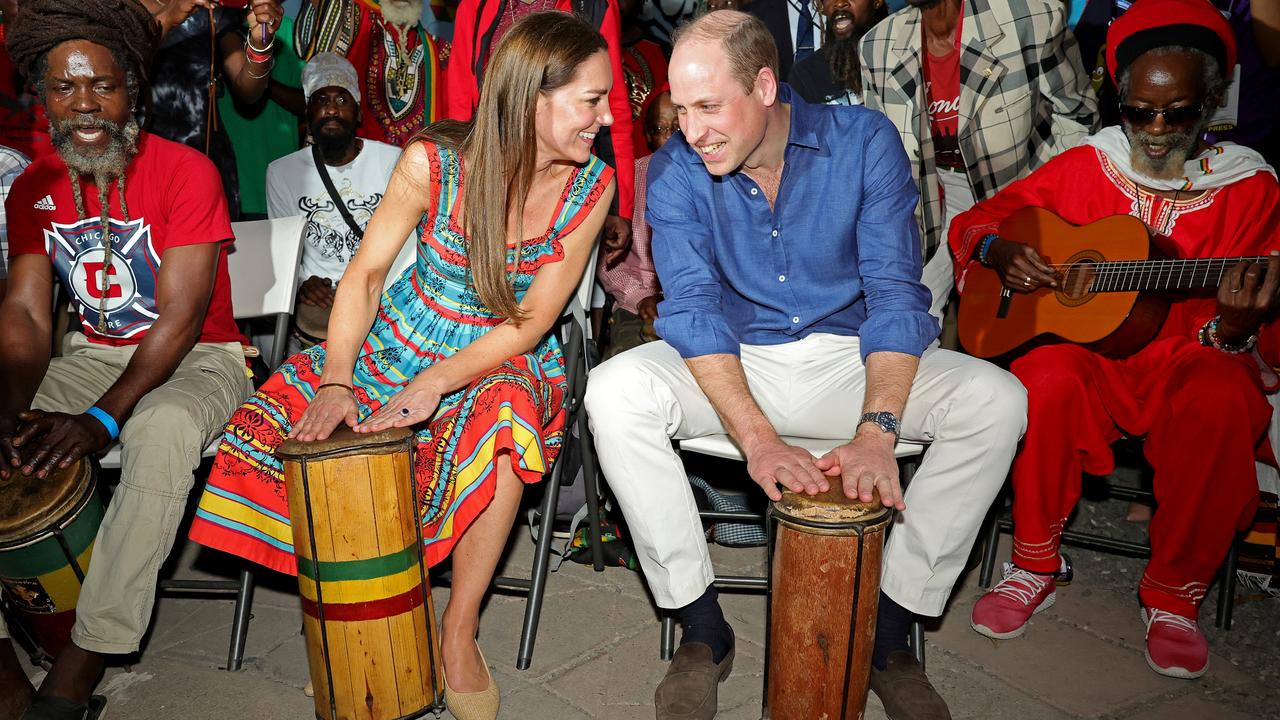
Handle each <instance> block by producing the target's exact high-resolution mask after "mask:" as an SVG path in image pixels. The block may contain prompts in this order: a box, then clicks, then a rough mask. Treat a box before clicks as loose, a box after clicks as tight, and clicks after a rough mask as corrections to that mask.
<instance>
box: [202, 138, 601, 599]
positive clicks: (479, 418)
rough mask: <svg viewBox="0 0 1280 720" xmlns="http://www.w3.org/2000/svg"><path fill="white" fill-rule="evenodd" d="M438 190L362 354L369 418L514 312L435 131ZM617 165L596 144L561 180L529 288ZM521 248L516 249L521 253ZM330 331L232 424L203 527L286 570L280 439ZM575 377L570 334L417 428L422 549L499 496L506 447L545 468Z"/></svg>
mask: <svg viewBox="0 0 1280 720" xmlns="http://www.w3.org/2000/svg"><path fill="white" fill-rule="evenodd" d="M426 149H427V155H428V157H429V160H430V165H431V178H430V193H431V203H430V207H429V208H428V210H427V212H426V213H424V214H423V216H422V220H421V222H420V223H419V224H418V257H417V261H416V262H415V263H414V266H413V267H411V268H409V269H408V270H406V271H405V273H404V274H403V275H402V276H401V277H400V278H399V279H397V280H396V281H395V283H394V284H392V285H391V287H389V288H388V289H387V291H386V292H385V293H383V295H382V301H381V303H380V305H379V308H378V313H377V317H376V318H375V319H374V321H373V327H372V328H371V329H370V331H369V336H368V337H367V338H366V339H365V341H364V344H363V346H362V347H361V349H360V353H359V357H358V358H357V360H356V365H355V374H354V377H353V378H352V383H353V386H354V388H355V395H356V401H357V404H358V405H359V416H360V419H362V420H363V419H364V418H367V417H369V416H370V415H371V414H373V413H374V412H375V411H376V410H377V409H378V408H379V407H381V406H382V404H383V403H384V402H386V401H387V400H388V399H389V398H390V397H391V396H392V395H394V394H395V393H396V392H398V391H399V390H400V389H401V388H403V387H404V386H406V385H407V384H408V383H409V382H410V381H411V380H412V379H413V378H414V377H415V376H416V375H417V374H418V373H419V372H421V371H422V370H423V369H425V368H427V367H429V366H431V365H432V364H433V363H435V362H437V361H439V360H441V359H443V358H446V357H449V356H450V355H453V354H454V353H456V352H457V351H458V350H460V349H462V348H464V347H466V346H467V345H468V344H469V343H471V342H472V341H474V340H476V339H477V338H479V337H480V336H482V335H484V334H485V333H486V332H488V331H489V330H490V329H492V328H494V327H496V326H497V325H499V324H501V323H502V321H503V319H502V318H501V317H498V316H496V315H494V314H493V313H492V312H490V311H489V310H488V309H487V308H486V307H485V306H484V305H483V303H482V302H481V301H480V298H479V296H478V295H477V293H476V290H475V288H474V286H472V285H471V284H470V283H469V281H468V268H467V257H466V250H465V241H464V237H463V234H462V230H461V227H460V225H461V223H460V220H459V218H458V217H457V216H456V211H457V208H456V204H457V199H458V196H459V194H460V191H461V189H462V186H463V181H464V178H463V168H462V163H461V162H460V160H459V157H458V155H457V154H456V153H454V152H453V151H451V150H449V149H447V148H444V147H438V146H435V145H431V144H427V145H426ZM612 177H613V170H612V169H611V168H609V167H608V166H607V165H605V164H604V163H603V162H602V161H601V160H599V159H598V158H595V157H592V158H591V159H590V160H589V161H588V162H587V163H586V165H585V166H583V167H581V168H577V169H575V170H574V171H573V172H572V173H571V174H570V177H569V180H568V181H567V182H566V184H565V187H564V190H563V191H562V192H561V196H560V201H559V203H558V205H557V208H556V211H555V213H554V214H553V216H552V220H551V223H550V226H549V227H548V228H547V230H546V232H545V233H544V234H543V235H541V236H540V237H537V238H534V239H531V240H526V241H525V242H524V243H523V245H522V247H521V250H520V257H519V259H518V267H517V268H516V272H515V273H514V275H513V279H514V285H515V294H516V298H517V300H518V299H520V298H522V297H523V296H524V293H525V292H526V291H527V290H528V289H529V285H530V284H532V282H533V278H534V275H535V273H536V272H537V271H538V268H540V267H541V266H543V265H545V264H548V263H554V262H559V261H560V260H562V259H563V258H564V250H563V248H562V247H561V245H560V239H561V238H562V237H564V236H565V235H567V234H568V233H569V232H570V231H572V230H573V229H574V228H576V227H577V226H578V225H579V224H580V223H581V222H582V221H583V220H584V219H585V218H586V217H587V215H588V214H589V213H590V211H591V209H592V207H593V206H594V205H595V203H596V202H597V201H598V200H599V199H600V196H601V194H602V193H603V192H604V190H605V188H606V187H607V186H608V184H609V181H610V180H611V179H612ZM514 255H515V251H514V250H513V251H512V261H513V262H515V260H516V258H515V257H514ZM324 361H325V345H317V346H316V347H314V348H311V349H309V350H306V351H304V352H301V353H298V354H297V355H294V356H293V357H291V358H289V359H288V360H287V361H286V362H285V363H284V364H283V365H281V366H280V368H279V370H277V371H276V373H275V374H274V375H272V376H271V378H270V379H269V380H267V382H266V383H265V384H263V386H262V388H261V389H260V390H259V391H258V392H257V393H256V394H255V395H254V396H253V397H251V398H249V400H247V401H246V402H245V403H244V405H242V406H240V409H238V410H237V411H236V412H235V414H234V415H232V417H231V421H230V422H229V423H228V424H227V428H226V431H225V432H224V434H223V437H222V441H221V442H220V444H219V446H218V455H217V457H216V458H215V459H214V463H213V471H212V472H211V473H210V475H209V480H208V483H207V486H206V487H205V490H204V493H203V495H202V496H201V498H200V506H199V508H198V510H197V512H196V518H195V521H194V523H193V524H192V527H191V538H192V539H193V540H195V541H196V542H199V543H201V544H203V545H206V546H209V547H212V548H216V549H218V550H223V551H226V552H229V553H233V554H235V555H239V556H242V557H244V558H247V559H249V560H252V561H254V562H256V563H259V564H261V565H265V566H266V567H269V568H272V569H274V570H279V571H280V572H284V573H289V574H296V573H297V562H296V561H295V559H294V553H293V535H292V531H291V529H290V526H289V517H288V514H289V509H288V501H287V498H286V495H285V484H284V476H283V473H282V465H281V462H280V461H279V460H278V459H277V458H276V457H275V450H276V448H277V447H279V446H280V444H281V443H282V442H284V440H285V439H286V438H287V437H288V436H289V432H290V430H291V429H292V427H293V424H294V422H296V421H297V420H298V419H299V418H300V417H301V416H302V413H303V411H304V410H305V409H306V407H307V405H308V404H309V403H310V402H311V399H312V397H314V395H315V387H316V386H317V385H319V383H320V376H321V373H322V371H323V369H324ZM566 390H567V386H566V381H565V374H564V360H563V357H562V356H561V352H560V344H559V342H558V341H557V340H556V339H555V338H554V337H548V338H547V339H546V340H544V341H543V342H542V343H541V344H540V345H539V346H538V347H537V348H536V349H535V350H534V351H532V352H530V353H526V354H524V355H520V356H517V357H513V358H511V359H509V360H507V361H506V362H505V363H503V364H502V365H500V366H498V367H496V368H494V369H493V370H491V371H489V372H488V373H486V374H484V375H483V376H481V377H480V378H478V379H477V380H476V381H474V382H473V383H471V385H469V386H468V387H465V388H462V389H459V390H456V391H454V392H452V393H450V394H448V395H445V396H444V398H443V399H442V400H441V402H440V407H439V409H438V410H437V411H436V414H435V416H434V417H433V418H432V419H431V420H430V421H429V422H428V423H427V424H426V427H424V428H423V429H421V430H419V431H418V447H417V451H416V452H415V457H416V460H415V467H414V473H415V476H416V478H417V482H418V493H419V499H420V505H419V507H420V512H421V518H420V520H421V522H422V535H423V542H424V545H425V547H424V548H423V554H424V557H425V559H426V561H427V563H428V564H431V565H434V564H436V563H438V562H440V561H441V560H443V559H444V558H445V557H446V556H447V555H448V554H449V552H450V550H451V549H452V548H453V545H454V543H455V542H457V540H458V538H459V537H461V535H462V533H463V532H464V531H465V530H466V528H467V526H469V525H470V524H471V522H472V521H473V520H474V519H475V518H476V516H477V515H479V514H480V513H481V512H482V511H483V510H484V509H485V507H487V506H488V504H489V501H490V500H492V499H493V492H494V486H495V484H496V482H497V478H496V471H495V469H494V465H493V461H494V458H495V457H496V456H497V454H498V453H500V452H503V451H509V452H510V453H511V455H510V457H511V462H512V464H513V466H514V468H515V470H516V474H517V476H518V477H520V479H521V480H523V481H524V482H526V483H532V482H537V481H538V480H540V479H541V478H542V476H543V474H544V473H545V472H546V471H547V469H548V468H549V467H550V465H551V462H552V461H553V460H554V459H555V456H556V454H557V453H558V452H559V450H560V445H561V440H562V436H563V432H564V411H563V399H564V393H565V392H566Z"/></svg>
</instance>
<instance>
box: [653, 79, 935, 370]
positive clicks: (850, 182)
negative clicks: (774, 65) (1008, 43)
mask: <svg viewBox="0 0 1280 720" xmlns="http://www.w3.org/2000/svg"><path fill="white" fill-rule="evenodd" d="M779 96H780V99H781V101H782V102H785V103H790V105H791V127H790V131H789V134H788V137H787V147H786V150H785V154H784V165H783V169H782V182H781V186H780V189H779V191H778V197H777V199H776V201H775V203H774V207H773V208H772V209H771V208H770V207H769V201H768V200H767V199H766V198H765V195H764V191H763V190H761V189H760V187H759V186H758V185H757V184H756V183H755V181H754V180H752V179H751V178H750V177H748V176H747V175H746V174H745V173H742V172H733V173H730V174H729V175H725V176H723V177H716V176H713V175H711V174H710V173H709V172H707V169H706V167H705V166H704V165H703V163H702V159H701V158H700V157H699V156H698V154H697V152H696V151H694V150H693V148H691V147H689V144H688V143H687V142H685V139H684V136H683V135H682V134H680V133H676V134H675V135H674V136H672V138H671V139H670V140H668V141H667V143H666V144H665V145H664V146H663V147H662V149H661V150H659V151H658V152H657V154H655V155H654V157H653V160H651V161H650V165H649V185H648V197H647V200H646V202H647V209H646V212H645V217H646V219H647V220H648V222H649V225H650V227H651V229H652V233H653V245H652V247H653V260H654V266H655V267H656V268H657V271H658V278H659V280H660V281H661V283H662V292H663V295H664V296H665V298H666V299H665V300H663V301H662V303H661V304H660V305H659V307H658V320H657V323H656V329H657V332H658V334H659V335H661V336H662V339H663V340H665V341H667V342H668V343H669V344H670V345H671V346H672V347H674V348H675V349H676V350H677V351H679V353H680V355H681V356H682V357H686V358H689V357H698V356H701V355H713V354H732V355H737V354H738V352H739V346H740V345H742V344H747V345H777V344H781V343H786V342H792V341H795V340H799V339H801V338H803V337H805V336H807V335H809V334H810V333H831V334H835V335H846V336H848V335H856V336H860V337H861V339H862V340H861V353H862V358H863V360H864V361H865V360H866V357H867V355H870V354H871V353H874V352H881V351H892V352H900V353H906V354H909V355H915V356H917V357H918V356H920V355H921V354H922V353H923V352H924V349H925V348H926V347H927V346H928V345H929V343H931V342H933V341H934V339H936V338H937V337H938V332H939V328H938V322H937V320H935V319H934V317H933V316H932V315H930V314H929V304H930V301H931V299H932V296H931V295H930V293H929V290H928V289H927V288H925V286H924V285H923V284H922V283H921V282H920V272H921V263H922V260H921V249H920V231H919V228H918V227H917V225H916V218H915V208H916V203H917V202H918V201H919V191H918V190H917V189H916V185H915V181H914V180H913V179H912V176H911V169H910V166H909V165H908V163H907V155H906V152H905V151H904V150H903V148H902V141H901V140H899V138H898V131H897V129H896V128H894V126H893V124H892V123H890V122H889V120H888V118H886V117H885V116H884V115H882V114H881V113H879V112H876V111H873V110H867V109H865V108H862V107H841V106H833V105H810V104H809V103H806V102H805V101H804V100H803V99H801V98H800V97H799V95H797V94H795V93H793V92H792V90H791V88H790V87H789V86H787V85H785V84H783V85H781V86H780V92H779Z"/></svg>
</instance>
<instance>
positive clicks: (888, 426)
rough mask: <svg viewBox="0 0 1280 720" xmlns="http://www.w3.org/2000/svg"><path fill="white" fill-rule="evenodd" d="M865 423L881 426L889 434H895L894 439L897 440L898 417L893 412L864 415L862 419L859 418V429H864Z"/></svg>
mask: <svg viewBox="0 0 1280 720" xmlns="http://www.w3.org/2000/svg"><path fill="white" fill-rule="evenodd" d="M865 423H875V424H876V425H879V426H880V429H881V430H883V431H885V432H887V433H893V437H894V438H895V439H896V438H897V437H898V416H897V415H894V414H893V413H891V412H888V411H881V412H869V413H863V414H862V417H861V418H858V427H862V426H863V425H864V424H865ZM855 430H856V428H855Z"/></svg>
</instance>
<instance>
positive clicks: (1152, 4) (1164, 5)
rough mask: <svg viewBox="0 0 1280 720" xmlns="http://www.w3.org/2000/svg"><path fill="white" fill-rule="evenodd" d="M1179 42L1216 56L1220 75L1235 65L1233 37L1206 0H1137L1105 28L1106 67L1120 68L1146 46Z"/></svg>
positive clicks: (1115, 74)
mask: <svg viewBox="0 0 1280 720" xmlns="http://www.w3.org/2000/svg"><path fill="white" fill-rule="evenodd" d="M1172 45H1182V46H1185V47H1191V48H1195V49H1197V50H1203V51H1205V52H1206V53H1208V54H1210V55H1212V56H1213V57H1215V58H1217V59H1218V64H1219V65H1220V66H1221V68H1222V74H1223V76H1225V77H1227V78H1230V77H1231V74H1232V72H1233V70H1234V68H1235V66H1236V39H1235V35H1234V34H1233V33H1232V32H1231V26H1230V25H1229V24H1228V23H1227V19H1226V18H1224V17H1223V16H1222V13H1221V12H1219V11H1218V9H1217V8H1215V7H1214V6H1213V3H1211V2H1209V0H1137V2H1135V3H1134V4H1133V6H1132V7H1130V8H1129V9H1128V10H1126V11H1125V13H1124V14H1123V15H1121V16H1120V17H1119V18H1117V19H1116V20H1115V22H1113V23H1111V27H1110V28H1108V29H1107V70H1108V71H1109V72H1110V73H1111V79H1112V80H1114V81H1115V82H1116V84H1117V85H1118V84H1120V80H1119V76H1120V71H1121V70H1123V69H1124V68H1125V67H1126V66H1127V65H1129V64H1130V63H1132V62H1133V61H1134V60H1137V59H1138V57H1139V56H1141V55H1142V54H1143V53H1145V52H1147V51H1149V50H1155V49H1156V48H1162V47H1169V46H1172Z"/></svg>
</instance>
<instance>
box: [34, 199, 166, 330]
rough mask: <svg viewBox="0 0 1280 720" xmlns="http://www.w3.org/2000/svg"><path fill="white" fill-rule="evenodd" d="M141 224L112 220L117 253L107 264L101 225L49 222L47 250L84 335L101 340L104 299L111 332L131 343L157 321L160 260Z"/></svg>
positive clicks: (146, 228) (94, 222) (147, 230)
mask: <svg viewBox="0 0 1280 720" xmlns="http://www.w3.org/2000/svg"><path fill="white" fill-rule="evenodd" d="M145 223H146V221H145V220H143V219H138V220H133V221H131V222H128V223H124V222H120V221H119V220H116V219H114V218H112V220H111V238H112V245H113V247H114V251H113V252H112V260H111V264H110V265H109V266H108V265H107V264H106V250H105V249H104V248H103V245H102V221H101V220H99V219H98V218H86V219H84V220H81V221H80V222H77V223H74V224H71V225H63V224H61V223H50V225H51V227H52V229H51V230H45V233H44V236H45V250H46V251H47V252H48V253H49V257H50V258H52V260H53V266H54V269H55V270H56V271H57V272H58V276H59V277H60V278H61V280H62V284H63V287H65V288H67V291H68V292H69V293H70V295H71V301H72V302H73V303H75V305H76V306H77V307H76V309H77V310H78V311H79V313H80V320H81V322H82V323H84V327H85V332H86V333H92V334H94V335H98V334H99V333H98V332H97V325H98V312H99V308H100V307H101V306H102V302H103V299H104V298H105V299H106V308H105V310H106V315H107V323H106V326H107V332H106V334H107V335H109V336H111V337H117V338H129V337H133V336H135V335H137V334H139V333H143V332H146V331H147V330H148V329H149V328H150V327H151V324H152V323H153V322H155V319H156V318H157V317H159V315H158V314H157V311H156V278H157V277H158V276H159V274H160V256H159V255H158V254H157V253H156V249H155V247H154V246H153V245H152V238H151V226H150V225H147V224H145Z"/></svg>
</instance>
